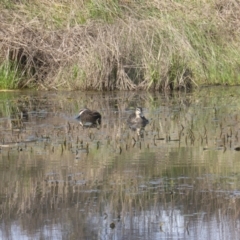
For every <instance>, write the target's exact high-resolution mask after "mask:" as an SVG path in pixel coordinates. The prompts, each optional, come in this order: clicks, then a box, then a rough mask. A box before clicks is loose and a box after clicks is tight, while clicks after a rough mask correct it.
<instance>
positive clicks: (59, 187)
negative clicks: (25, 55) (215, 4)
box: [0, 87, 240, 240]
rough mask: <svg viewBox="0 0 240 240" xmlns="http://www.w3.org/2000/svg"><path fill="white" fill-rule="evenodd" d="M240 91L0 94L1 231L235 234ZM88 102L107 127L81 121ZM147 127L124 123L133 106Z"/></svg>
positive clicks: (37, 235)
mask: <svg viewBox="0 0 240 240" xmlns="http://www.w3.org/2000/svg"><path fill="white" fill-rule="evenodd" d="M239 99H240V88H239V87H231V88H226V87H225V88H222V87H211V88H201V89H198V90H197V91H194V92H192V93H179V92H178V93H173V94H161V93H146V92H145V93H142V92H110V93H92V92H88V93H86V92H33V91H26V92H25V91H24V92H1V93H0V122H1V124H0V239H90V240H92V239H93V240H94V239H101V240H108V239H115V240H119V239H124V240H128V239H129V240H130V239H215V240H217V239H238V238H239V237H238V236H239V233H240V151H239V150H240V134H239V126H240V101H239ZM84 106H87V107H89V108H90V109H94V110H97V111H99V112H100V113H101V114H102V124H101V126H97V127H96V128H83V127H82V126H81V125H80V124H79V122H78V121H77V120H76V116H77V114H78V112H79V110H80V109H81V108H83V107H84ZM137 106H140V107H142V108H143V112H144V115H145V117H146V118H147V119H148V120H149V124H147V125H146V126H145V128H143V129H141V131H140V132H139V131H138V130H136V131H133V130H131V129H130V128H129V126H128V125H127V124H126V122H127V118H128V116H129V115H130V114H131V113H132V112H133V111H134V109H135V107H137Z"/></svg>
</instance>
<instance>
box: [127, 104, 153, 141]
mask: <svg viewBox="0 0 240 240" xmlns="http://www.w3.org/2000/svg"><path fill="white" fill-rule="evenodd" d="M148 123H149V121H148V119H146V118H145V116H144V115H143V110H142V108H141V107H136V109H135V112H134V113H132V114H131V115H130V116H129V117H128V120H127V124H128V126H129V128H130V129H131V130H133V131H136V132H137V134H138V136H140V137H141V138H143V136H144V135H143V134H144V128H145V126H146V125H147V124H148Z"/></svg>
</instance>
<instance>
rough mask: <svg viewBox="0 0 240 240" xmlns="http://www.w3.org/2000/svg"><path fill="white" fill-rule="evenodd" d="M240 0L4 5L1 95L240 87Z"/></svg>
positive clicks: (16, 1)
mask: <svg viewBox="0 0 240 240" xmlns="http://www.w3.org/2000/svg"><path fill="white" fill-rule="evenodd" d="M239 40H240V3H239V2H238V1H237V0H230V1H229V0H200V1H194V0H193V1H190V0H183V1H177V0H176V1H168V2H165V1H154V0H150V1H147V3H146V2H145V1H141V0H138V1H137V0H136V1H133V0H132V1H131V0H122V1H120V0H119V1H117V0H109V1H101V0H94V1H93V0H89V1H87V0H86V1H83V0H75V1H74V0H71V1H55V0H53V1H48V0H42V1H39V0H31V1H29V0H12V1H9V0H8V1H7V0H6V1H5V0H3V1H1V3H0V49H1V51H0V54H1V55H0V65H1V67H0V88H25V87H37V88H41V89H62V88H64V89H71V90H73V89H82V90H115V89H117V90H138V89H141V90H165V89H179V88H183V89H186V88H192V87H194V86H198V85H202V84H231V85H233V84H239V83H240V75H239V69H240V44H239V42H240V41H239Z"/></svg>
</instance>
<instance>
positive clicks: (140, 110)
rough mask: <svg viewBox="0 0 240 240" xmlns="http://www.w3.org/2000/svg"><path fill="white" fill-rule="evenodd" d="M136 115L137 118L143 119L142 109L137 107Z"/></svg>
mask: <svg viewBox="0 0 240 240" xmlns="http://www.w3.org/2000/svg"><path fill="white" fill-rule="evenodd" d="M135 114H136V117H137V118H139V117H143V111H142V108H141V107H136V110H135Z"/></svg>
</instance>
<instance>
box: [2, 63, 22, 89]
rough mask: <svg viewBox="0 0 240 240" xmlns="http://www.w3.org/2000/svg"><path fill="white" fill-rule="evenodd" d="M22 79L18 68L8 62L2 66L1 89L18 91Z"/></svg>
mask: <svg viewBox="0 0 240 240" xmlns="http://www.w3.org/2000/svg"><path fill="white" fill-rule="evenodd" d="M20 82H21V77H20V74H19V71H18V68H17V66H16V65H15V64H14V63H11V62H9V61H6V62H4V63H2V64H1V65H0V89H17V88H18V86H19V83H20Z"/></svg>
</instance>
